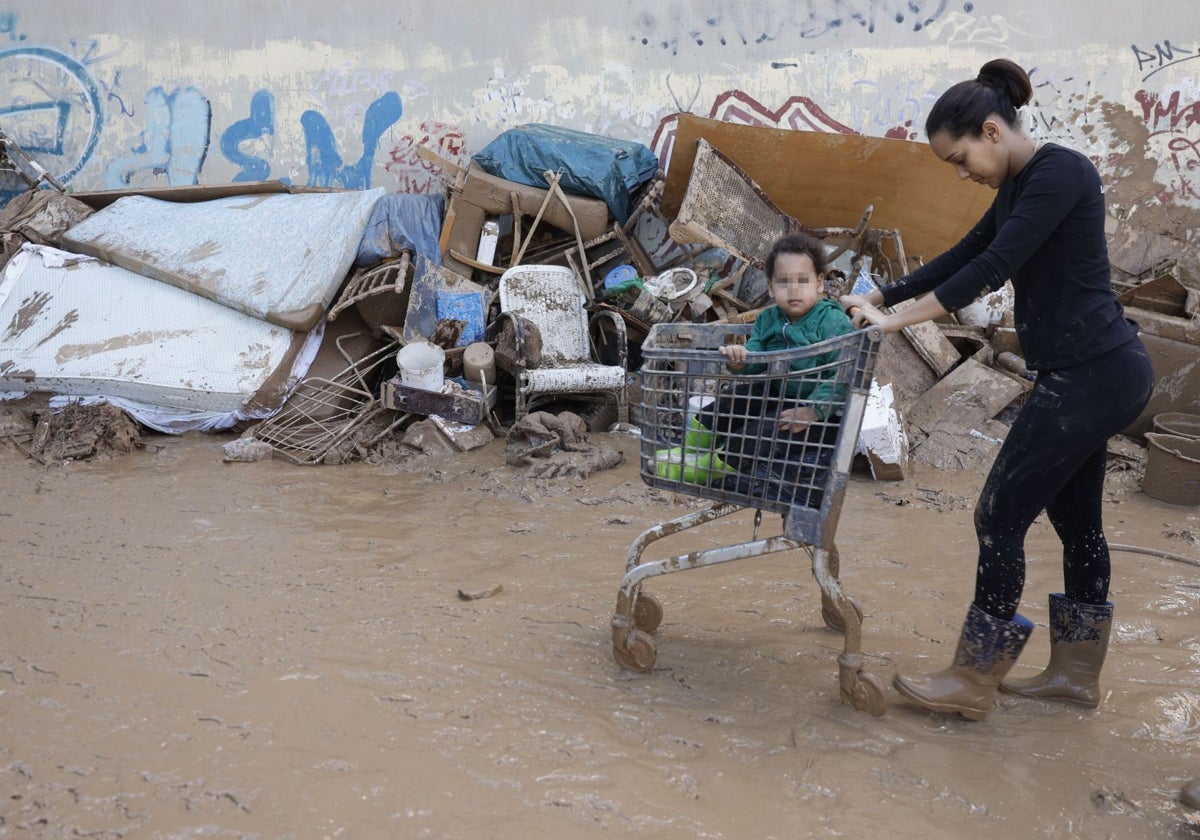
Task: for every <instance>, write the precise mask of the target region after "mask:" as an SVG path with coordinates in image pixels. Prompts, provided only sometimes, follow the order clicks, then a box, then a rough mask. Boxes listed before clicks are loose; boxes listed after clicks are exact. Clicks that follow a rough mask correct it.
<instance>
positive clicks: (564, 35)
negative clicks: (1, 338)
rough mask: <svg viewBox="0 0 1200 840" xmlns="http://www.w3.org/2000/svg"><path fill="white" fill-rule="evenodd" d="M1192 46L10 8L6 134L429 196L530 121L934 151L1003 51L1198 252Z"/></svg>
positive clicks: (80, 163)
mask: <svg viewBox="0 0 1200 840" xmlns="http://www.w3.org/2000/svg"><path fill="white" fill-rule="evenodd" d="M1198 36H1200V3H1196V2H1195V0H1175V2H1170V0H1168V1H1166V2H1157V3H1154V4H1153V5H1152V6H1147V7H1145V9H1139V10H1138V11H1137V12H1134V11H1133V7H1131V6H1130V4H1128V3H1126V2H1114V0H1055V2H1053V3H1047V2H1044V0H1042V2H1032V0H973V2H962V0H958V1H957V2H950V0H756V2H754V3H750V4H746V3H733V2H727V0H726V1H725V2H722V1H721V0H695V2H682V0H617V2H608V3H597V2H595V0H555V2H553V3H551V2H546V1H545V0H493V2H486V3H485V2H479V0H468V2H459V3H444V2H443V3H435V2H428V0H426V2H411V0H392V2H387V3H380V2H364V3H355V4H331V3H327V2H317V0H288V1H287V2H283V3H260V2H255V0H250V2H248V3H240V4H232V3H197V2H187V3H184V2H178V0H158V1H157V2H149V0H113V2H109V3H97V2H94V0H57V1H56V2H36V3H35V2H32V0H24V2H21V3H16V4H9V5H7V6H6V5H5V4H4V2H3V0H0V127H2V128H3V129H4V130H5V131H6V132H9V133H10V135H11V136H12V137H13V138H14V139H16V140H17V141H18V142H19V143H20V144H21V145H22V146H23V147H24V148H26V149H27V150H29V151H31V152H32V153H33V154H34V155H35V157H36V158H37V159H38V160H39V161H40V162H41V163H42V164H43V165H44V166H45V167H46V168H47V169H48V170H49V171H50V172H51V173H52V174H54V175H56V176H57V177H58V178H60V179H61V180H62V181H64V182H66V183H67V184H68V185H69V186H70V187H71V188H73V189H75V190H80V191H84V190H99V189H115V188H122V187H126V186H136V187H145V186H166V185H178V184H195V183H202V184H216V183H224V182H229V181H238V180H259V179H285V180H288V181H290V182H292V183H296V184H310V185H329V186H344V187H350V188H358V187H366V186H382V187H385V188H387V189H389V190H395V191H427V190H430V189H436V188H438V186H439V184H440V170H436V169H434V168H433V167H431V166H430V165H428V164H427V163H425V162H424V161H423V160H421V159H420V158H418V157H417V156H416V154H415V151H414V150H415V147H416V146H417V145H418V144H421V143H425V144H427V145H430V146H432V147H434V148H436V149H438V150H439V151H440V152H441V153H442V154H443V155H444V156H446V157H449V158H453V159H457V160H460V161H462V160H466V159H467V158H469V156H470V155H471V154H473V153H475V152H477V151H478V150H479V149H481V148H482V147H483V146H484V145H486V143H487V142H488V141H490V140H491V139H492V138H493V137H495V136H496V135H497V134H498V133H500V132H502V131H504V130H505V129H506V128H508V127H510V126H514V125H520V124H523V123H531V122H542V123H552V124H556V125H563V126H567V127H571V128H576V129H580V130H584V131H590V132H597V133H604V134H609V135H612V136H614V137H619V138H626V139H636V140H639V141H642V142H644V143H646V144H647V145H649V146H651V147H652V148H654V149H655V151H657V152H659V153H660V156H662V157H664V159H665V157H666V155H667V154H668V153H669V149H670V138H671V124H672V115H673V114H675V113H677V112H681V111H687V112H692V113H696V114H700V115H703V116H711V117H716V118H720V119H729V120H735V121H741V122H755V123H759V124H765V125H772V126H774V125H780V126H788V127H794V128H797V129H804V130H822V131H844V132H859V133H862V134H866V135H871V136H890V137H907V138H911V139H917V140H922V141H923V140H924V137H923V135H922V133H921V127H922V125H923V122H924V118H925V115H926V114H927V112H928V109H929V107H930V106H931V105H932V103H933V101H934V99H936V97H937V95H938V94H939V93H940V92H941V91H942V90H944V89H945V88H946V87H947V86H948V85H950V84H952V83H953V82H956V81H959V80H960V79H963V78H967V77H970V76H974V74H975V72H976V70H977V69H978V67H979V65H980V64H982V63H983V62H984V61H986V60H988V59H989V58H993V57H997V56H1008V57H1011V58H1014V59H1015V60H1017V61H1018V62H1020V63H1021V64H1023V65H1024V66H1026V67H1028V68H1031V70H1032V76H1033V79H1034V82H1035V85H1036V88H1037V90H1036V99H1035V101H1034V103H1033V104H1032V105H1031V107H1030V108H1029V109H1028V111H1029V114H1028V118H1029V121H1030V124H1031V126H1032V128H1033V130H1034V131H1035V132H1036V134H1037V135H1039V136H1041V137H1043V138H1046V139H1052V140H1056V141H1060V142H1063V143H1065V144H1070V145H1073V146H1075V147H1077V148H1079V149H1081V150H1083V151H1085V152H1086V153H1087V154H1089V155H1090V156H1091V157H1092V158H1093V159H1094V160H1095V162H1096V164H1097V166H1098V167H1099V168H1100V170H1101V172H1102V174H1103V176H1104V178H1105V180H1106V183H1107V184H1108V185H1109V191H1108V195H1109V209H1110V212H1111V213H1112V214H1113V216H1114V218H1115V219H1117V220H1120V221H1122V222H1125V223H1129V224H1133V223H1136V224H1137V225H1139V226H1141V227H1143V228H1145V229H1146V230H1151V231H1156V232H1161V233H1169V234H1170V235H1172V236H1176V235H1178V236H1182V237H1184V238H1186V239H1188V241H1193V239H1192V238H1193V237H1195V236H1196V235H1197V234H1196V228H1197V227H1198V225H1197V224H1196V220H1197V218H1198V214H1197V211H1200V85H1198V83H1197V78H1198V71H1200V60H1197V59H1200V43H1198V41H1197V37H1198ZM814 223H816V224H820V222H819V221H817V222H814Z"/></svg>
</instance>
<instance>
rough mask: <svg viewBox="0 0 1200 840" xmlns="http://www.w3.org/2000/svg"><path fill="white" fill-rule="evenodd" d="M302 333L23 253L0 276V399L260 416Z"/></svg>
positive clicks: (116, 275)
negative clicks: (47, 397)
mask: <svg viewBox="0 0 1200 840" xmlns="http://www.w3.org/2000/svg"><path fill="white" fill-rule="evenodd" d="M305 340H306V336H305V335H304V334H303V333H295V332H293V331H291V330H288V329H284V328H283V327H280V326H277V325H274V324H269V323H267V322H266V321H263V320H260V319H258V318H253V317H251V316H249V315H245V314H243V313H241V312H236V311H234V310H232V309H229V308H228V307H225V306H222V305H221V304H219V303H214V302H213V301H211V300H208V299H206V298H202V297H199V296H198V295H194V294H192V293H191V292H186V291H184V290H182V289H177V288H175V287H174V286H169V285H167V284H165V283H160V282H158V281H157V280H152V279H150V278H148V277H143V276H141V275H139V274H135V273H133V272H131V271H127V270H126V269H123V268H119V267H117V266H113V265H108V264H106V263H103V262H100V261H98V260H95V259H92V258H91V257H81V256H79V255H75V254H68V253H66V252H64V251H59V250H57V249H54V248H50V247H48V246H38V245H26V246H25V247H24V248H22V249H21V250H20V251H18V252H17V254H16V255H15V256H14V257H13V258H12V260H10V261H9V263H8V265H7V266H6V267H5V269H4V273H3V274H2V275H0V391H25V392H34V391H37V392H44V393H51V394H62V395H67V396H97V395H98V396H106V397H114V398H123V399H127V400H132V401H135V402H140V403H144V404H147V405H151V406H161V407H163V408H167V409H172V410H180V411H201V412H222V413H230V414H240V415H242V416H247V417H249V416H263V415H264V414H266V413H271V412H273V411H275V410H277V409H278V408H279V406H280V405H282V404H283V401H284V399H286V397H287V395H288V392H289V390H290V388H291V387H293V386H294V385H295V373H294V371H293V369H292V368H293V365H292V363H293V361H294V360H295V359H296V358H297V356H298V355H299V354H300V351H301V349H302V348H303V347H304V345H305V343H306V341H305Z"/></svg>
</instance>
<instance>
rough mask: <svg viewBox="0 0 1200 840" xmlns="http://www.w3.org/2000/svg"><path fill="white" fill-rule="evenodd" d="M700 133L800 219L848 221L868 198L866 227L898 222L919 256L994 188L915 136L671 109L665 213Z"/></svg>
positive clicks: (978, 211) (929, 254)
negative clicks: (673, 124)
mask: <svg viewBox="0 0 1200 840" xmlns="http://www.w3.org/2000/svg"><path fill="white" fill-rule="evenodd" d="M701 137H703V138H704V139H706V140H707V141H708V142H709V143H711V144H712V145H713V146H714V147H716V148H717V149H719V150H720V151H721V152H722V153H724V154H725V155H726V156H727V157H728V158H729V159H730V160H732V161H733V162H734V163H736V164H737V165H738V166H739V167H740V168H741V169H742V170H744V171H745V173H746V174H747V175H748V176H749V177H750V178H751V179H752V180H754V181H755V182H756V183H757V184H759V185H761V187H762V189H763V191H764V192H766V193H767V195H768V196H769V197H770V199H771V200H772V201H773V202H774V203H775V204H776V205H778V207H779V209H781V210H782V211H783V212H785V213H787V214H788V215H789V216H791V217H792V218H794V219H796V220H797V221H799V222H801V223H802V224H805V225H809V226H811V227H833V226H838V225H841V226H847V227H853V226H855V225H856V224H857V223H858V220H859V218H860V217H861V216H862V211H863V208H864V207H866V206H867V205H868V204H869V205H872V206H873V207H874V212H873V213H872V215H871V227H873V228H884V229H892V228H896V229H899V231H900V233H901V236H902V237H903V240H904V247H905V250H906V252H907V253H908V255H909V256H910V257H911V256H920V257H923V258H924V259H925V260H926V261H928V260H930V259H932V258H933V257H935V256H937V255H938V254H940V253H941V252H942V251H944V250H946V249H947V248H949V247H950V246H952V245H954V244H955V243H956V242H957V241H958V240H959V239H961V238H962V237H963V236H964V235H965V234H966V233H967V231H969V230H970V229H971V227H972V226H973V225H974V224H975V223H976V222H977V221H979V219H980V217H981V216H982V215H983V214H984V212H985V211H986V210H987V208H988V206H989V205H990V204H991V201H992V198H993V197H994V193H993V192H992V191H991V190H987V189H983V188H981V187H980V186H979V185H977V184H973V183H970V182H965V181H962V180H960V179H959V178H958V177H957V176H956V175H955V174H954V170H953V169H952V168H951V167H950V166H947V165H946V164H945V163H943V162H942V161H940V160H938V158H937V156H936V155H935V154H933V152H932V151H930V149H929V146H928V145H926V144H924V143H913V142H910V141H908V140H893V139H886V138H879V137H864V136H861V135H857V134H827V133H824V132H815V131H792V130H790V129H779V128H762V127H759V126H748V125H738V124H734V123H726V122H720V121H718V120H709V119H704V118H702V117H696V116H693V115H691V114H680V115H679V123H678V129H677V131H676V135H675V145H674V151H673V152H672V154H671V161H670V164H669V169H668V172H667V182H666V190H665V192H664V194H663V200H662V212H663V214H664V215H666V216H668V217H672V216H674V215H675V214H677V213H678V212H679V206H680V202H681V201H682V199H683V195H684V193H685V192H686V190H687V184H688V180H689V177H690V175H691V169H692V161H693V160H694V159H695V155H696V140H698V139H699V138H701Z"/></svg>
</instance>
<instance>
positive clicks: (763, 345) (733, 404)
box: [699, 233, 854, 482]
mask: <svg viewBox="0 0 1200 840" xmlns="http://www.w3.org/2000/svg"><path fill="white" fill-rule="evenodd" d="M765 266H766V274H767V282H768V285H769V289H770V294H771V297H772V298H773V300H774V304H773V305H771V306H768V307H766V308H765V309H763V310H762V311H761V312H760V313H759V314H758V317H757V318H755V321H754V328H753V331H752V332H751V334H750V338H749V339H748V340H747V341H746V343H745V344H726V345H723V346H721V347H720V348H719V351H720V353H721V355H722V356H724V357H725V358H726V359H728V363H727V366H728V368H729V370H730V371H735V372H737V373H740V374H756V373H763V372H764V371H766V369H767V365H766V364H765V363H762V362H757V363H756V362H751V361H749V355H750V353H754V352H770V351H774V350H787V349H791V348H796V347H805V346H808V345H811V344H816V343H818V342H820V341H824V340H825V339H829V338H834V337H836V336H839V335H845V334H846V333H849V332H853V331H854V326H853V324H852V323H851V321H850V318H849V317H848V316H847V315H846V314H845V313H844V312H843V311H842V309H841V307H840V306H838V304H836V303H835V302H834V301H832V300H830V299H829V298H828V297H826V295H825V271H826V264H825V249H824V246H823V245H822V244H821V243H820V242H819V241H818V240H817V239H815V238H813V237H811V236H808V235H806V234H799V233H796V234H788V235H786V236H784V237H782V238H780V239H779V240H778V241H777V242H776V243H775V244H774V246H773V247H772V248H771V251H770V253H769V254H767V258H766V261H765ZM836 357H837V353H836V351H833V352H830V353H829V354H816V355H809V356H804V357H801V358H796V359H793V360H792V361H791V362H790V364H789V373H788V375H786V376H783V377H769V378H766V379H761V378H757V379H753V380H748V381H746V382H737V383H734V384H733V385H732V387H730V388H727V389H726V392H725V393H722V394H720V395H718V397H717V400H716V401H715V403H714V404H713V405H712V406H710V407H709V409H708V410H706V411H705V412H702V413H701V414H700V415H699V420H700V422H702V423H704V425H705V426H707V427H708V428H709V429H710V430H712V431H713V432H714V433H715V434H716V435H717V437H718V440H719V441H720V445H721V460H722V461H723V462H724V464H725V466H726V467H727V468H729V469H730V470H733V471H736V472H737V473H740V474H741V475H742V476H748V477H750V478H751V479H753V480H759V481H762V480H766V481H768V482H771V481H774V482H788V481H792V482H794V481H795V479H796V477H797V471H798V470H799V469H801V468H802V467H803V466H805V465H806V466H808V467H810V468H811V467H815V466H817V465H818V463H820V462H823V463H824V464H825V465H827V463H828V456H829V455H830V454H831V451H832V445H833V443H834V442H835V441H836V437H837V432H838V419H839V418H838V416H837V414H838V410H839V408H840V405H841V401H842V394H841V393H839V390H840V389H841V388H843V387H844V386H839V385H838V383H837V382H836V381H835V373H836V372H835V371H834V370H833V369H832V368H829V369H826V370H824V371H820V372H815V373H809V374H806V373H805V371H812V370H814V369H819V368H821V367H822V366H824V365H829V364H830V363H831V362H833V361H834V360H835V359H836Z"/></svg>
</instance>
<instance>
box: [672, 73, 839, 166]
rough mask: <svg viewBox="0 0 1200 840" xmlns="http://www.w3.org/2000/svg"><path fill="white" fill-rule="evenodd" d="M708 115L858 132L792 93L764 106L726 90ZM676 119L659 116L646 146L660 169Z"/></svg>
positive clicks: (802, 128)
mask: <svg viewBox="0 0 1200 840" xmlns="http://www.w3.org/2000/svg"><path fill="white" fill-rule="evenodd" d="M708 118H709V119H713V120H720V121H721V122H731V123H737V124H739V125H757V126H763V127H765V128H790V129H793V130H796V131H824V132H829V133H836V134H857V133H858V132H857V131H855V130H854V129H852V128H851V127H850V126H848V125H844V124H842V123H840V122H838V121H837V120H835V119H834V118H833V117H831V116H829V114H827V113H825V111H824V110H822V109H821V106H820V105H818V104H817V103H815V102H814V101H813V100H811V99H809V98H808V97H807V96H792V97H789V98H788V100H787V101H786V102H784V103H783V105H781V106H780V107H778V108H768V107H767V106H765V105H763V104H762V103H761V102H759V101H758V100H757V99H755V98H754V97H753V96H751V95H750V94H748V93H746V92H745V91H741V90H727V91H725V92H724V93H722V94H719V95H718V96H717V98H716V99H714V100H713V104H712V107H711V108H710V109H709V113H708ZM678 123H679V115H678V114H670V115H668V116H666V117H663V119H662V120H661V121H660V122H659V124H658V128H657V129H656V130H655V132H654V137H653V139H652V140H651V141H650V148H651V150H653V152H654V153H655V154H656V155H658V160H659V163H660V164H661V165H662V167H663V169H664V170H665V169H666V168H667V165H668V163H669V162H670V160H671V151H672V150H673V149H674V147H675V129H676V126H677V125H678Z"/></svg>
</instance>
